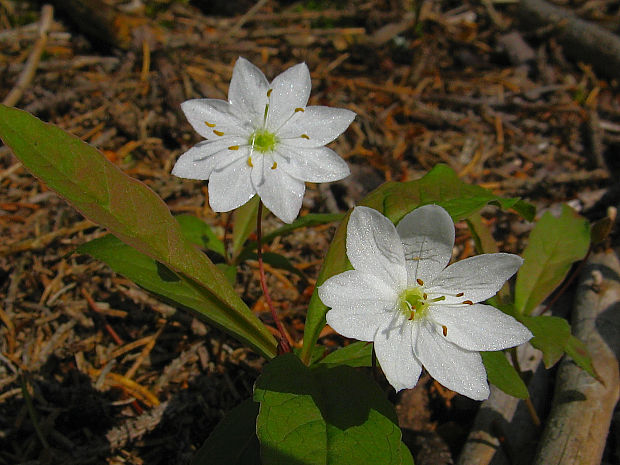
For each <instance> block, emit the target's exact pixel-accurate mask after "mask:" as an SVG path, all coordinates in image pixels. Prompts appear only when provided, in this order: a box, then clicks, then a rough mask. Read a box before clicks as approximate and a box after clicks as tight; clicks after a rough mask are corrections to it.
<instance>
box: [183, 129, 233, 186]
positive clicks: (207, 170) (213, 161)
mask: <svg viewBox="0 0 620 465" xmlns="http://www.w3.org/2000/svg"><path fill="white" fill-rule="evenodd" d="M240 143H241V140H240V139H239V138H234V137H227V138H225V139H219V140H205V141H202V142H199V143H198V144H196V145H195V146H193V147H192V148H191V149H189V150H188V151H187V152H185V153H184V154H182V155H181V156H180V157H179V159H178V160H177V162H176V164H175V165H174V168H172V174H173V175H175V176H178V177H180V178H185V179H209V176H211V172H212V171H213V170H214V169H215V168H216V167H217V165H218V164H219V163H220V162H222V161H224V160H226V159H230V158H231V157H234V159H236V158H237V157H238V156H239V155H238V154H235V153H234V152H235V151H234V150H230V149H229V147H231V146H234V145H238V144H240ZM241 150H243V148H241ZM235 155H236V156H235Z"/></svg>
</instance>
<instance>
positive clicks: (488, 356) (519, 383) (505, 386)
mask: <svg viewBox="0 0 620 465" xmlns="http://www.w3.org/2000/svg"><path fill="white" fill-rule="evenodd" d="M480 355H481V356H482V362H483V363H484V367H485V368H486V370H487V378H488V379H489V383H491V384H494V385H495V386H497V387H498V388H500V389H501V390H502V391H504V392H505V393H506V394H508V395H510V396H513V397H518V398H519V399H527V398H528V397H529V396H530V393H529V392H528V390H527V386H526V385H525V383H524V382H523V380H522V379H521V376H519V373H517V370H515V368H514V367H513V366H512V365H511V364H510V363H509V362H508V360H507V359H506V355H505V354H504V352H502V351H501V350H500V351H497V352H480Z"/></svg>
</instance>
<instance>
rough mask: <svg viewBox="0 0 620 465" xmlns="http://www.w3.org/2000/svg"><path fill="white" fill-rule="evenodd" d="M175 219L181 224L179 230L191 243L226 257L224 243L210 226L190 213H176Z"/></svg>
mask: <svg viewBox="0 0 620 465" xmlns="http://www.w3.org/2000/svg"><path fill="white" fill-rule="evenodd" d="M175 218H176V220H177V221H178V222H179V224H180V225H181V231H182V232H183V235H184V236H185V238H186V239H187V240H189V241H190V242H191V243H192V244H196V245H197V246H198V247H200V248H202V249H206V250H212V251H213V252H215V253H217V254H219V255H221V256H222V257H226V251H225V249H224V243H223V242H222V241H220V240H219V239H218V237H217V236H216V235H215V233H214V232H213V230H212V229H211V226H209V225H208V224H207V223H205V222H204V221H202V220H201V219H199V218H196V217H195V216H192V215H178V216H175Z"/></svg>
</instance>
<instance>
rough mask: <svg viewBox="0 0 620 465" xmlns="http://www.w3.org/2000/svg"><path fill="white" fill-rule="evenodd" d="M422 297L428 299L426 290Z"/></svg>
mask: <svg viewBox="0 0 620 465" xmlns="http://www.w3.org/2000/svg"><path fill="white" fill-rule="evenodd" d="M422 298H423V299H424V300H426V299H428V294H427V293H426V292H425V293H424V294H422Z"/></svg>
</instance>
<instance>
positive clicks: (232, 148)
mask: <svg viewBox="0 0 620 465" xmlns="http://www.w3.org/2000/svg"><path fill="white" fill-rule="evenodd" d="M228 150H239V146H238V145H231V146H230V147H228Z"/></svg>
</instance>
